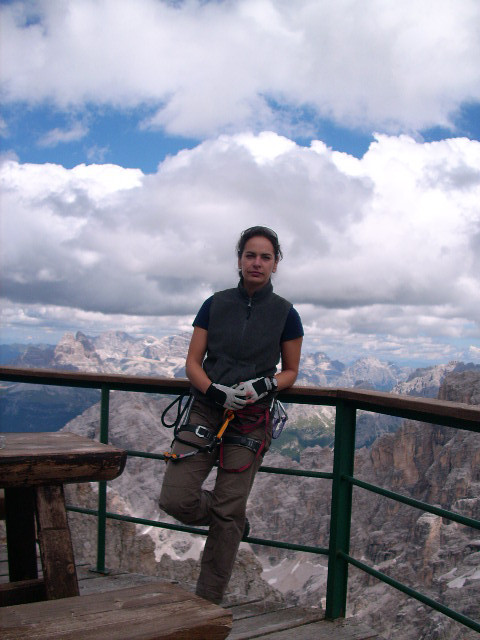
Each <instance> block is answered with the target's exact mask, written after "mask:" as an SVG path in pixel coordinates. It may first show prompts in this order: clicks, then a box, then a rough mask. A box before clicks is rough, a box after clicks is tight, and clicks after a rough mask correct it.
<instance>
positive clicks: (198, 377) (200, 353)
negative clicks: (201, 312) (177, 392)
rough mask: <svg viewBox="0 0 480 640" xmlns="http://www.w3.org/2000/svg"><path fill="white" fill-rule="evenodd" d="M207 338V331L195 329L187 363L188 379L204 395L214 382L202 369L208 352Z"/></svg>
mask: <svg viewBox="0 0 480 640" xmlns="http://www.w3.org/2000/svg"><path fill="white" fill-rule="evenodd" d="M207 337H208V331H207V330H206V329H201V328H200V327H194V328H193V335H192V338H191V340H190V346H189V348H188V354H187V360H186V363H185V369H186V372H187V378H188V379H189V380H190V382H191V383H192V384H193V386H194V387H195V388H196V389H198V390H199V391H201V392H202V393H205V391H206V390H207V389H208V387H209V386H210V385H211V382H212V381H211V380H210V378H209V377H208V376H207V374H206V373H205V371H204V370H203V367H202V363H203V359H204V357H205V354H206V352H207Z"/></svg>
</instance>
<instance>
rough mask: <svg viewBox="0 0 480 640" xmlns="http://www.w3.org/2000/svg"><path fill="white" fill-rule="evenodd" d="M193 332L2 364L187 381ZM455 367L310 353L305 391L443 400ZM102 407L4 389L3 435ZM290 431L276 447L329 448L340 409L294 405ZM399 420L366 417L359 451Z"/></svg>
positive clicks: (48, 393)
mask: <svg viewBox="0 0 480 640" xmlns="http://www.w3.org/2000/svg"><path fill="white" fill-rule="evenodd" d="M190 335H191V334H190V333H187V332H185V333H181V334H178V335H173V336H165V337H163V338H156V337H153V336H147V337H141V338H137V337H134V336H131V335H129V334H127V333H125V332H122V331H108V332H105V333H102V334H100V335H98V336H94V337H91V336H87V335H85V334H84V333H82V332H80V331H79V332H77V333H76V334H73V333H66V334H65V335H64V336H63V337H62V339H61V340H60V341H59V342H58V344H57V345H45V344H41V345H2V346H1V347H0V357H3V358H4V360H3V361H0V364H10V365H13V366H18V367H25V368H29V367H32V368H39V369H55V370H63V371H82V372H95V373H114V374H125V375H130V376H158V377H169V378H172V377H173V378H184V377H185V357H186V354H187V350H188V344H189V341H190ZM473 366H474V365H464V364H463V363H458V362H450V363H447V364H439V365H435V366H432V367H428V368H424V369H417V370H412V369H411V368H409V367H400V366H398V365H396V364H394V363H392V362H382V361H380V360H378V359H377V358H375V357H365V358H359V359H357V360H356V361H355V362H353V364H350V365H345V364H343V363H342V362H339V361H338V360H332V359H330V358H329V357H328V355H327V354H325V353H324V352H315V353H303V354H302V358H301V361H300V371H299V376H298V379H297V384H298V385H307V386H318V387H333V386H335V387H358V388H365V389H376V390H379V391H391V392H392V393H399V394H403V395H416V396H427V397H436V395H437V394H438V390H439V388H440V384H441V382H442V380H443V378H444V377H445V375H446V374H447V373H448V372H450V371H454V370H456V369H457V368H459V367H464V368H465V367H467V368H468V367H473ZM97 401H98V392H97V391H96V390H90V389H73V388H71V389H70V388H63V387H54V386H42V385H20V384H8V383H3V384H2V386H1V387H0V424H1V426H0V429H1V430H2V431H56V430H58V429H60V428H61V427H62V426H63V425H64V424H65V423H66V422H68V421H69V420H71V419H73V418H74V417H75V416H77V415H79V414H80V413H81V412H82V411H84V410H85V409H87V408H88V407H89V406H91V405H92V404H94V403H96V402H97ZM287 412H288V414H289V421H288V423H287V424H288V429H287V430H286V431H285V433H284V435H283V437H282V438H281V440H279V441H274V443H273V447H272V448H273V449H274V450H278V451H280V452H281V453H283V454H285V455H289V456H290V457H293V458H295V459H298V458H299V455H300V452H301V451H302V449H303V448H305V447H306V446H314V445H316V444H319V445H326V444H329V443H330V442H331V440H332V437H333V429H334V410H333V408H332V407H315V406H310V405H295V406H289V407H287ZM399 424H400V421H399V420H398V419H397V418H394V417H388V416H372V415H370V414H360V415H359V420H358V434H357V446H359V447H360V446H363V445H371V444H372V442H373V441H374V440H375V438H377V437H378V436H379V435H380V434H381V433H388V432H392V431H395V430H396V429H397V428H398V426H399Z"/></svg>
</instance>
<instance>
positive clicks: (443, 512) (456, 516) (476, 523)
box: [342, 475, 480, 529]
mask: <svg viewBox="0 0 480 640" xmlns="http://www.w3.org/2000/svg"><path fill="white" fill-rule="evenodd" d="M342 478H343V479H344V480H347V481H348V482H350V483H351V484H353V485H355V486H356V487H361V488H362V489H366V490H367V491H371V492H373V493H378V494H380V495H381V496H385V497H386V498H391V499H392V500H396V501H397V502H403V504H407V505H409V506H410V507H416V508H417V509H421V510H422V511H428V512H429V513H433V514H434V515H436V516H441V517H442V518H447V520H453V521H455V522H458V523H460V524H464V525H466V526H467V527H473V528H474V529H480V520H475V519H474V518H469V517H468V516H462V515H461V514H460V513H455V511H448V510H447V509H442V508H441V507H434V506H433V505H430V504H428V503H427V502H421V500H415V498H409V497H408V496H403V495H402V494H401V493H396V492H395V491H389V490H388V489H382V488H381V487H378V486H377V485H374V484H370V483H369V482H364V481H363V480H358V479H357V478H353V477H352V476H347V475H343V476H342Z"/></svg>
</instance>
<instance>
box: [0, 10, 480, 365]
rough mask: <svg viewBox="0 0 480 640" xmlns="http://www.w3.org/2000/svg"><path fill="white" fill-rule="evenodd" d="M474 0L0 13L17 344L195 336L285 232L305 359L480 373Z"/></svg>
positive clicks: (0, 115) (5, 272)
mask: <svg viewBox="0 0 480 640" xmlns="http://www.w3.org/2000/svg"><path fill="white" fill-rule="evenodd" d="M479 34H480V2H478V0H402V2H398V0H368V2H365V0H295V2H291V0H210V1H208V0H207V1H206V0H185V1H182V0H177V1H173V0H172V1H167V0H25V1H15V0H14V1H1V0H0V100H1V111H0V142H1V155H0V189H1V191H0V207H1V209H0V215H1V218H0V223H1V227H0V243H1V256H0V260H1V272H0V273H1V275H0V287H1V289H0V296H1V308H0V322H1V326H0V343H13V342H20V343H26V342H33V343H40V342H42V343H49V344H55V343H56V342H57V341H58V340H59V339H60V338H61V336H62V335H63V334H64V333H66V332H74V333H75V332H76V331H83V332H84V333H86V334H87V335H98V334H99V333H101V332H103V331H110V330H121V331H126V332H128V333H131V334H132V335H135V336H142V335H153V336H158V337H162V336H164V335H172V334H175V333H179V332H182V331H190V330H191V323H192V320H193V318H194V316H195V313H196V312H197V310H198V308H199V307H200V305H201V303H202V302H203V300H204V299H205V298H206V297H208V296H209V295H211V293H213V292H214V291H216V290H219V289H224V288H228V287H232V286H235V285H236V282H237V269H236V266H237V265H236V256H235V245H236V242H237V239H238V236H239V234H240V232H241V231H242V229H245V228H247V227H249V226H252V225H256V224H263V225H267V226H269V227H272V228H274V229H275V230H276V231H277V233H278V235H279V238H280V242H281V246H282V249H283V254H284V259H283V260H282V262H281V263H280V265H279V268H278V271H277V273H276V274H275V276H274V287H275V290H276V291H277V293H279V294H280V295H282V296H284V297H286V298H287V299H288V300H290V301H291V302H292V303H293V304H294V306H295V308H296V309H297V310H298V311H299V313H300V315H301V317H302V321H303V324H304V328H305V347H304V349H305V350H306V351H309V352H313V351H323V352H325V353H326V354H327V355H328V356H329V357H331V358H332V359H338V360H341V361H342V362H345V363H350V362H352V361H354V360H355V359H357V358H360V357H365V356H373V357H376V358H379V359H380V360H385V361H392V362H397V363H399V364H408V365H411V366H414V365H415V366H428V365H432V364H439V363H446V362H449V361H451V360H461V361H464V362H474V363H480V204H479V203H480V37H479Z"/></svg>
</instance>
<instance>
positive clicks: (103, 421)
mask: <svg viewBox="0 0 480 640" xmlns="http://www.w3.org/2000/svg"><path fill="white" fill-rule="evenodd" d="M109 393H110V392H109V389H108V387H107V385H105V384H104V385H102V398H101V403H100V442H102V443H103V444H108V413H109V408H110V395H109ZM106 513H107V483H106V481H105V480H102V481H100V482H99V483H98V522H97V567H96V571H98V572H99V573H107V570H106V568H105V535H106V527H107V516H106Z"/></svg>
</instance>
